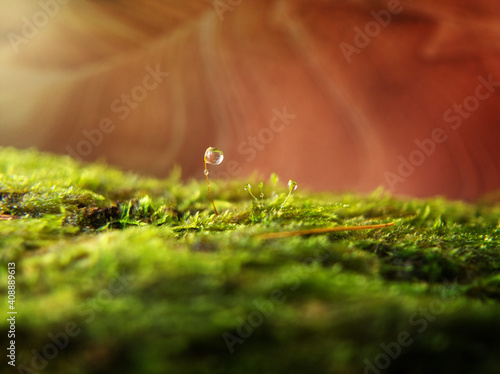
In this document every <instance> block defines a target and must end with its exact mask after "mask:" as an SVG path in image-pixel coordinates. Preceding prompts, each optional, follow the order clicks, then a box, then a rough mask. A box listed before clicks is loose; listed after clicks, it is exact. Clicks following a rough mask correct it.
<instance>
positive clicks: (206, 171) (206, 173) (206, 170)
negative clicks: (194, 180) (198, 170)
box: [205, 159, 219, 216]
mask: <svg viewBox="0 0 500 374" xmlns="http://www.w3.org/2000/svg"><path fill="white" fill-rule="evenodd" d="M205 177H206V178H207V188H208V193H209V194H210V200H212V205H213V206H214V211H215V215H216V216H218V215H219V212H217V208H216V207H215V203H214V198H213V197H212V191H210V182H208V169H207V159H205Z"/></svg>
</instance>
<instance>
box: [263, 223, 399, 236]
mask: <svg viewBox="0 0 500 374" xmlns="http://www.w3.org/2000/svg"><path fill="white" fill-rule="evenodd" d="M392 225H394V222H389V223H382V224H379V225H365V226H336V227H320V228H317V229H308V230H297V231H281V232H268V233H265V234H260V235H257V237H258V238H260V239H275V238H287V237H290V236H299V235H309V234H324V233H328V232H334V231H351V230H370V229H379V228H382V227H387V226H392Z"/></svg>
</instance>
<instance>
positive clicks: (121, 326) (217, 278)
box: [0, 148, 500, 374]
mask: <svg viewBox="0 0 500 374" xmlns="http://www.w3.org/2000/svg"><path fill="white" fill-rule="evenodd" d="M202 166H203V164H202V160H201V159H200V170H202ZM0 173H1V174H0V178H1V179H0V213H2V212H3V214H4V215H5V217H7V216H8V215H11V216H13V217H14V219H11V220H2V221H0V256H1V261H2V267H1V269H0V273H1V279H2V282H1V285H0V286H1V287H2V289H3V290H5V291H7V263H9V262H15V264H16V292H17V293H16V296H17V298H16V304H15V306H16V311H17V312H18V314H17V317H16V318H17V320H16V355H17V357H16V368H11V367H10V366H8V365H7V364H6V363H4V362H3V363H2V366H3V367H6V368H7V369H10V370H9V372H20V373H23V372H24V373H33V372H39V373H65V374H66V373H67V374H73V373H74V374H83V373H85V374H87V373H255V372H259V373H304V372H312V373H377V372H380V373H493V374H494V373H500V339H499V336H500V304H499V300H500V220H499V217H500V207H498V206H495V204H465V203H463V202H453V201H447V200H445V199H442V198H436V199H427V200H416V199H415V200H408V199H407V200H404V199H395V198H392V197H391V196H390V195H389V194H388V193H385V192H383V191H381V190H380V191H375V192H374V193H372V194H371V195H369V196H357V195H350V194H344V195H334V194H326V193H323V194H314V193H307V192H304V191H301V190H300V181H298V182H299V190H297V191H295V192H294V193H293V194H292V196H291V198H290V199H289V200H288V201H287V203H286V205H285V206H284V207H283V208H281V203H282V202H283V201H284V199H285V197H286V195H287V193H288V189H287V187H286V185H285V184H284V183H281V184H277V185H274V183H272V182H270V181H269V182H268V181H264V188H263V191H262V193H263V195H264V198H262V199H261V198H260V190H259V188H258V186H257V184H256V183H253V185H254V186H257V187H254V191H253V192H254V195H255V196H257V198H256V200H257V201H256V200H254V199H253V198H252V197H251V196H250V195H249V194H248V192H247V191H245V190H244V188H243V187H244V186H245V184H246V183H248V181H241V180H239V181H231V182H229V183H222V182H220V181H211V188H212V192H213V195H214V197H215V198H216V201H215V203H216V205H217V208H218V210H219V212H220V213H221V214H220V215H219V216H216V215H214V214H213V208H212V205H211V202H210V200H209V197H208V192H207V189H206V184H205V181H203V180H201V181H191V182H188V183H183V182H181V181H180V178H179V172H178V171H175V172H173V173H172V175H171V176H170V177H169V178H166V179H164V180H156V179H150V178H142V177H139V176H137V175H132V174H127V173H123V172H121V171H118V170H116V169H113V168H110V167H107V166H104V165H101V164H92V165H79V164H77V163H76V162H74V161H73V160H71V159H69V158H66V157H58V156H52V155H46V154H41V153H38V152H36V151H29V150H28V151H18V150H14V149H10V148H4V149H1V150H0ZM200 173H201V172H200ZM257 182H259V181H257ZM250 183H252V182H250ZM387 222H394V223H395V224H394V226H391V227H386V228H383V229H378V230H362V231H340V232H332V233H327V234H320V235H306V236H295V237H289V238H280V239H266V240H264V239H261V238H259V234H262V233H268V232H279V231H290V230H301V229H309V228H316V227H330V226H356V225H367V224H377V223H387ZM6 293H7V292H5V295H6ZM0 305H1V308H2V309H1V310H2V311H4V312H6V311H8V310H9V309H8V308H9V304H8V303H7V297H6V296H5V297H3V298H2V300H1V302H0ZM2 326H3V330H4V331H6V329H7V327H8V324H7V322H6V319H5V318H4V319H3V322H2ZM70 333H71V334H72V335H73V336H69V335H71V334H70ZM68 334H69V335H68ZM57 339H59V340H57ZM55 340H57V342H58V344H59V346H60V347H56V345H55V344H54V341H55ZM3 341H6V340H3ZM398 341H399V343H396V342H398ZM403 343H404V344H403ZM53 344H54V345H53ZM54 347H55V348H56V349H55V351H54V349H52V348H54ZM5 348H7V346H6V347H5ZM51 349H52V350H51ZM37 354H40V356H37ZM52 356H54V357H52ZM2 370H3V368H2Z"/></svg>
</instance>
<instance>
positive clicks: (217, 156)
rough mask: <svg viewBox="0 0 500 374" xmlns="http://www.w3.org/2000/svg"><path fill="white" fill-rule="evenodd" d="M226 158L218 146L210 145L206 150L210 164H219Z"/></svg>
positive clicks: (206, 159)
mask: <svg viewBox="0 0 500 374" xmlns="http://www.w3.org/2000/svg"><path fill="white" fill-rule="evenodd" d="M222 160H224V154H223V153H222V151H221V150H220V149H218V148H214V147H208V148H207V150H206V151H205V161H206V163H207V164H210V165H219V164H220V163H221V162H222Z"/></svg>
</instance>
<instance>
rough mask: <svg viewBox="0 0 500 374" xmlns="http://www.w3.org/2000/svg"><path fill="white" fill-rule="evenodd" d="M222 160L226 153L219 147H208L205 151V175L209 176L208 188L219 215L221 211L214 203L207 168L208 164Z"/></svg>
mask: <svg viewBox="0 0 500 374" xmlns="http://www.w3.org/2000/svg"><path fill="white" fill-rule="evenodd" d="M222 160H224V154H223V153H222V151H221V150H220V149H218V148H214V147H208V148H207V150H206V151H205V157H204V161H205V177H206V178H207V188H208V193H209V195H210V200H212V205H213V206H214V211H215V214H216V215H219V212H217V208H216V207H215V203H214V198H213V197H212V191H210V182H209V181H208V169H207V164H210V165H219V164H220V163H221V162H222Z"/></svg>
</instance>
